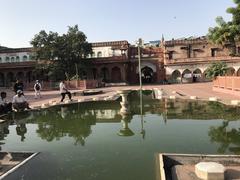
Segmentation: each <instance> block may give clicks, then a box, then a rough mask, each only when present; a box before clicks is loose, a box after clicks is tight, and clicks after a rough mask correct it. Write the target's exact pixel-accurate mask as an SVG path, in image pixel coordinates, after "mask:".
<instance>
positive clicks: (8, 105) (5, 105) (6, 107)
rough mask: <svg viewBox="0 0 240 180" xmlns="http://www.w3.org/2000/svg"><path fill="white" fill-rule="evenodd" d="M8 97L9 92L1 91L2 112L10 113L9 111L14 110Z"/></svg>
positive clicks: (0, 103) (0, 105)
mask: <svg viewBox="0 0 240 180" xmlns="http://www.w3.org/2000/svg"><path fill="white" fill-rule="evenodd" d="M6 97H7V93H6V92H1V94H0V114H3V113H8V112H10V111H12V103H11V102H7V100H6Z"/></svg>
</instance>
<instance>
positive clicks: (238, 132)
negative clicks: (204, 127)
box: [208, 121, 240, 154]
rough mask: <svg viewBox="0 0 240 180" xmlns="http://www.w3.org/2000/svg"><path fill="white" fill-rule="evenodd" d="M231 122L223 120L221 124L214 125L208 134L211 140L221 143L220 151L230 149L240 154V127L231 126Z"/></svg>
mask: <svg viewBox="0 0 240 180" xmlns="http://www.w3.org/2000/svg"><path fill="white" fill-rule="evenodd" d="M230 124H231V122H230V121H223V123H222V125H221V126H216V127H214V126H212V127H210V130H209V133H208V135H209V136H210V139H211V142H215V143H219V144H220V147H219V148H218V152H219V153H225V152H226V151H227V150H228V151H230V152H232V153H234V154H240V128H239V127H238V128H236V127H235V126H234V127H231V126H230ZM234 125H236V123H235V124H234Z"/></svg>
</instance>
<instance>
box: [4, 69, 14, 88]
mask: <svg viewBox="0 0 240 180" xmlns="http://www.w3.org/2000/svg"><path fill="white" fill-rule="evenodd" d="M14 81H15V79H14V75H13V73H12V72H9V73H7V77H6V86H8V87H9V86H12V83H13V82H14Z"/></svg>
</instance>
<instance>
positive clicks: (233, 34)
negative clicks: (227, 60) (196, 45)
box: [207, 0, 240, 56]
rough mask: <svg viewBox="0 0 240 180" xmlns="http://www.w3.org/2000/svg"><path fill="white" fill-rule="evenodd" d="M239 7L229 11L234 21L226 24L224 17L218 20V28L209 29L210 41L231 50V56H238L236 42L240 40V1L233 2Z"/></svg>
mask: <svg viewBox="0 0 240 180" xmlns="http://www.w3.org/2000/svg"><path fill="white" fill-rule="evenodd" d="M233 1H234V3H235V4H236V5H237V6H236V7H230V8H228V9H227V13H230V14H232V20H231V21H229V22H225V21H224V19H223V18H222V17H220V16H219V17H217V18H216V23H217V26H216V27H214V28H209V33H208V35H207V36H208V39H209V40H210V41H211V42H212V43H214V44H219V45H223V46H225V47H228V48H230V50H231V53H230V55H232V56H235V55H236V42H238V41H239V40H240V0H233Z"/></svg>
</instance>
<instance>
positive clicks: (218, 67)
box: [206, 62, 228, 78]
mask: <svg viewBox="0 0 240 180" xmlns="http://www.w3.org/2000/svg"><path fill="white" fill-rule="evenodd" d="M227 69H228V68H227V64H226V63H225V62H215V63H213V64H212V65H211V66H210V67H208V68H207V70H206V76H207V78H215V77H217V76H224V75H225V74H226V72H227Z"/></svg>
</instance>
